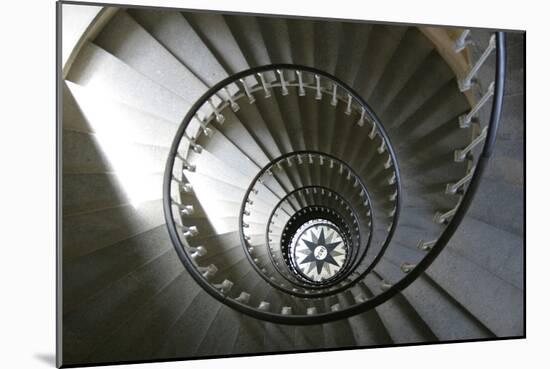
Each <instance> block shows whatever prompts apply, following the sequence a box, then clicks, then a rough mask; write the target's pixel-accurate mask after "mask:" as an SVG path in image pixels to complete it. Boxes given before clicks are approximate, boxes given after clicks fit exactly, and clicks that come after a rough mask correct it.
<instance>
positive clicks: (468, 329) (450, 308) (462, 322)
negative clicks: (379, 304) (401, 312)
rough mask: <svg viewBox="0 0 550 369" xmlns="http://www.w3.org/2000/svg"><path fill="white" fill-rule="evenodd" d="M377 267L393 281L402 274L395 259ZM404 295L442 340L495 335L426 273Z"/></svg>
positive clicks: (383, 261)
mask: <svg viewBox="0 0 550 369" xmlns="http://www.w3.org/2000/svg"><path fill="white" fill-rule="evenodd" d="M376 270H379V271H380V272H381V273H384V278H386V279H388V282H390V283H392V282H395V281H397V280H399V279H400V278H402V277H403V272H402V271H401V269H399V266H398V265H397V264H396V263H394V262H391V263H390V262H388V261H386V260H382V261H381V263H380V264H379V265H378V266H377V268H376ZM402 294H403V296H404V297H405V298H406V299H407V300H408V301H409V303H410V304H411V306H412V307H413V308H414V309H415V311H416V313H417V314H418V315H419V316H420V317H421V318H422V319H423V320H424V321H425V322H426V324H427V325H428V326H429V327H430V329H431V330H432V332H434V334H435V335H436V336H437V339H438V340H440V341H452V340H460V339H475V338H490V337H494V333H492V332H491V331H490V330H489V329H487V327H485V326H484V325H483V324H482V323H481V322H479V320H477V319H476V317H475V316H474V315H472V313H471V312H469V311H468V310H467V309H465V308H464V307H463V306H462V305H461V304H460V303H459V302H458V301H457V300H455V299H454V298H453V297H452V296H450V295H449V294H448V293H446V292H445V290H444V289H443V288H441V287H440V286H439V285H438V284H437V283H435V282H434V281H433V280H432V279H431V278H429V277H428V276H427V275H425V274H423V275H422V276H421V277H419V278H418V279H417V280H415V281H414V282H413V283H412V284H411V285H410V286H409V287H407V288H406V289H405V290H403V291H402Z"/></svg>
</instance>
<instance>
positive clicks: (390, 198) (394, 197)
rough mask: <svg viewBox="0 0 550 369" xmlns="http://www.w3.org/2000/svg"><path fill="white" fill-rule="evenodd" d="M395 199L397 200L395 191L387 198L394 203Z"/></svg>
mask: <svg viewBox="0 0 550 369" xmlns="http://www.w3.org/2000/svg"><path fill="white" fill-rule="evenodd" d="M395 199H397V190H395V192H394V193H392V194H391V195H390V196H389V200H390V201H395Z"/></svg>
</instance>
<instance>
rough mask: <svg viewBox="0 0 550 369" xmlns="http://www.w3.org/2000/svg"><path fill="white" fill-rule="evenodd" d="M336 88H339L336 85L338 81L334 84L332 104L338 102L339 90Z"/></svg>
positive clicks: (334, 104)
mask: <svg viewBox="0 0 550 369" xmlns="http://www.w3.org/2000/svg"><path fill="white" fill-rule="evenodd" d="M336 89H337V86H336V83H335V84H334V85H333V86H332V100H331V101H330V105H332V106H336V104H338V99H337V98H336V97H337V95H338V94H337V92H336Z"/></svg>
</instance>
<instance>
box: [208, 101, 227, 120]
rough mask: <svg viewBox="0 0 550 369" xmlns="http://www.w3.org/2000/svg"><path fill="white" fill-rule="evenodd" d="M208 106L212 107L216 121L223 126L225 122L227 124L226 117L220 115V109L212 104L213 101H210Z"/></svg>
mask: <svg viewBox="0 0 550 369" xmlns="http://www.w3.org/2000/svg"><path fill="white" fill-rule="evenodd" d="M208 104H209V105H210V107H211V108H212V110H213V111H214V115H215V116H216V121H217V122H218V123H220V124H223V122H225V117H224V116H223V115H222V114H220V112H219V111H218V109H217V108H216V106H215V105H214V103H213V102H212V99H208Z"/></svg>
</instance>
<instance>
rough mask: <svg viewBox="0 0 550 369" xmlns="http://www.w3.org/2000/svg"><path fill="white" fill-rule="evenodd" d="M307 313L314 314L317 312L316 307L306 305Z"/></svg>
mask: <svg viewBox="0 0 550 369" xmlns="http://www.w3.org/2000/svg"><path fill="white" fill-rule="evenodd" d="M306 314H307V315H315V314H317V308H316V307H315V306H312V307H308V308H307V310H306Z"/></svg>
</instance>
